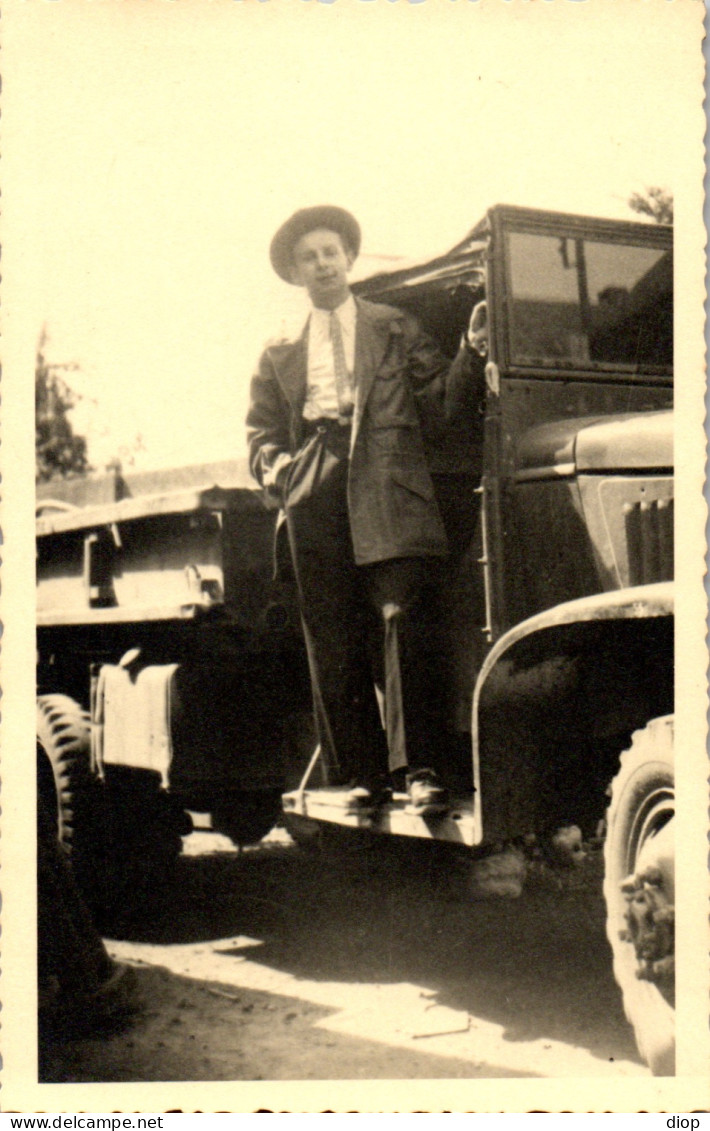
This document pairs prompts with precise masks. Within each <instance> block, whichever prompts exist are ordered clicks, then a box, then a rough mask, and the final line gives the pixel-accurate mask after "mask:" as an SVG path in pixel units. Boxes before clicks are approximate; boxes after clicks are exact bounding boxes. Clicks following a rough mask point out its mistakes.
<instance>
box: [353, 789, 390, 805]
mask: <svg viewBox="0 0 710 1131" xmlns="http://www.w3.org/2000/svg"><path fill="white" fill-rule="evenodd" d="M345 800H346V803H347V806H348V808H349V809H357V810H368V809H377V808H379V806H381V805H386V804H387V803H388V802H389V801H391V800H392V789H391V788H390V786H388V785H377V786H366V785H355V786H353V787H352V789H349V790H348V792H347V793H346V795H345Z"/></svg>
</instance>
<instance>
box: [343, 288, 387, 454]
mask: <svg viewBox="0 0 710 1131" xmlns="http://www.w3.org/2000/svg"><path fill="white" fill-rule="evenodd" d="M355 302H356V304H357V322H356V324H355V365H354V371H353V383H354V385H355V408H354V416H353V434H352V441H351V446H350V450H351V452H352V449H353V446H354V444H355V439H356V437H357V433H358V430H359V428H360V421H361V420H362V415H363V412H364V411H365V405H366V403H367V398H368V396H369V393H370V389H371V388H372V383H373V381H374V380H375V375H376V374H377V372H378V370H379V368H380V365H381V364H382V359H383V358H384V356H385V353H386V351H387V346H388V344H389V340H390V336H391V334H392V332H393V331H394V330H395V329H398V327H397V326H396V319H397V315H398V311H396V310H395V309H394V308H393V307H391V306H378V305H375V304H374V303H370V302H367V301H366V300H365V299H360V298H356V299H355Z"/></svg>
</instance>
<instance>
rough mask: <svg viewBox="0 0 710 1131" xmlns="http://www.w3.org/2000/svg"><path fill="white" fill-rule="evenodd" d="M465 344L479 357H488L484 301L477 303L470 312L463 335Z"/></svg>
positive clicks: (486, 310)
mask: <svg viewBox="0 0 710 1131" xmlns="http://www.w3.org/2000/svg"><path fill="white" fill-rule="evenodd" d="M464 338H465V341H466V344H467V345H468V347H469V349H472V350H473V351H474V353H477V354H479V355H480V356H481V357H487V356H488V307H487V306H486V303H485V300H484V301H483V302H477V303H476V305H475V306H474V308H473V310H472V311H471V317H470V319H469V323H468V327H467V329H466V333H465V335H464Z"/></svg>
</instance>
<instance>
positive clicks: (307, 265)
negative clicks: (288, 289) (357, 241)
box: [292, 228, 355, 310]
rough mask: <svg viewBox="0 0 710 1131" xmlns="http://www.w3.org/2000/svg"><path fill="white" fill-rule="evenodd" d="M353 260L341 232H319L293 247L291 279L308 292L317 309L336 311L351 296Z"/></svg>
mask: <svg viewBox="0 0 710 1131" xmlns="http://www.w3.org/2000/svg"><path fill="white" fill-rule="evenodd" d="M354 259H355V257H354V255H353V254H352V252H350V251H349V249H348V248H346V247H345V245H344V244H343V240H342V238H341V236H340V234H339V233H338V232H330V231H328V229H327V228H316V229H315V230H314V231H312V232H306V234H305V236H301V238H300V240H299V241H298V243H296V245H295V246H294V249H293V275H292V278H293V281H294V283H297V284H298V285H299V286H301V287H305V288H306V290H307V291H308V294H309V295H310V298H311V302H312V303H313V305H314V306H319V307H322V308H323V309H324V310H334V309H335V307H336V306H340V304H341V303H343V302H345V299H346V298H347V297H348V295H349V293H350V287H349V286H348V277H347V276H348V271H349V270H350V268H351V267H352V265H353V262H354Z"/></svg>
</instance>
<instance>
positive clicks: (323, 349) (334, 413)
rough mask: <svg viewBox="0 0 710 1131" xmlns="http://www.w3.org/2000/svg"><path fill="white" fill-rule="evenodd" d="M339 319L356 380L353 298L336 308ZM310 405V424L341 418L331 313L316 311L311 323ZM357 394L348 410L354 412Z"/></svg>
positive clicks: (306, 412) (307, 408)
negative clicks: (328, 418) (353, 407)
mask: <svg viewBox="0 0 710 1131" xmlns="http://www.w3.org/2000/svg"><path fill="white" fill-rule="evenodd" d="M334 313H335V315H336V317H337V319H338V321H339V323H340V330H341V334H342V337H343V349H344V351H345V363H346V365H347V367H348V373H349V374H350V376H351V377H352V372H353V369H354V366H355V323H356V321H357V307H356V305H355V299H354V298H353V296H352V295H348V297H347V298H346V300H345V302H344V303H343V304H342V305H341V306H339V307H337V308H336V310H335V312H334ZM307 383H308V384H307V392H306V403H305V405H304V408H303V416H304V419H306V420H318V419H319V417H322V416H329V417H332V418H333V419H336V418H337V417H338V393H337V389H336V384H335V365H334V362H333V344H332V342H331V339H330V311H329V310H321V309H320V308H319V307H315V306H314V307H313V308H312V310H311V316H310V319H309V322H308V368H307ZM353 395H354V390H353V389H352V388H351V396H350V399H349V403H348V402H346V404H345V405H344V407H345V408H352V404H353Z"/></svg>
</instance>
